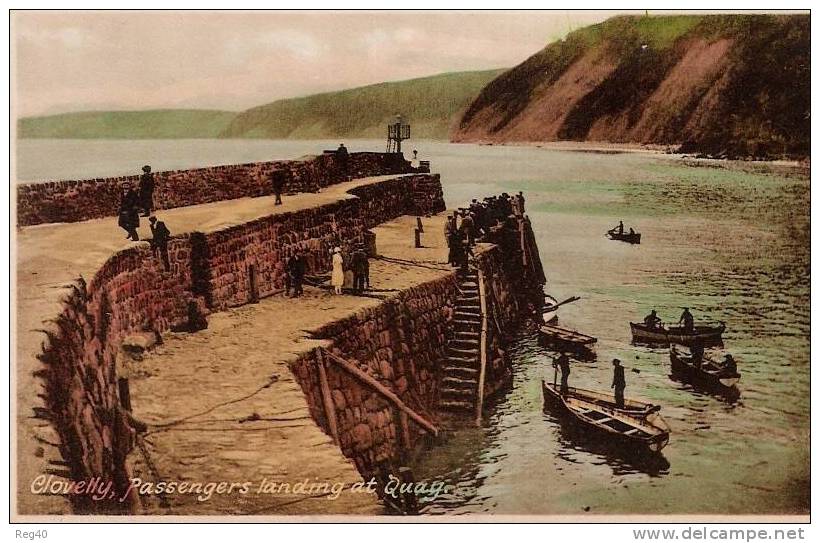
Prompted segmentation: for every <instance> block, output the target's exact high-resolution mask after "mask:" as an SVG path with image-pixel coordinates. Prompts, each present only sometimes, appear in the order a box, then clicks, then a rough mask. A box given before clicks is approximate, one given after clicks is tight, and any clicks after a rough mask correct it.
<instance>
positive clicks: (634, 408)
mask: <svg viewBox="0 0 820 543" xmlns="http://www.w3.org/2000/svg"><path fill="white" fill-rule="evenodd" d="M546 386H550V387H551V386H553V385H550V384H549V383H547V385H546ZM558 388H559V390H560V386H559V387H558ZM567 396H572V397H574V398H578V399H579V400H583V401H585V402H590V403H594V404H595V405H599V406H601V407H605V408H607V409H612V410H614V411H619V412H622V413H624V414H627V415H630V416H632V417H637V418H643V419H645V418H647V417H649V416H651V415H653V414H655V413H657V412H658V411H660V410H661V406H659V405H657V404H653V403H649V402H644V401H641V400H634V399H631V398H624V405H623V407H618V406H617V404H616V403H615V395H614V394H611V393H609V392H599V391H597V390H587V389H584V388H575V387H569V388H568V389H567Z"/></svg>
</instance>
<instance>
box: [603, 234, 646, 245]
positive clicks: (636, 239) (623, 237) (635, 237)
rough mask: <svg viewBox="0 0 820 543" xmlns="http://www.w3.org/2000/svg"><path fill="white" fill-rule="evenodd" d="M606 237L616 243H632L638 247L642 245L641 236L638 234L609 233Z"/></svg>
mask: <svg viewBox="0 0 820 543" xmlns="http://www.w3.org/2000/svg"><path fill="white" fill-rule="evenodd" d="M606 236H607V237H608V238H609V239H612V240H615V241H623V242H626V243H631V244H633V245H638V244H640V243H641V235H640V234H639V233H638V232H633V233H631V234H630V233H629V232H624V233H623V234H620V233H618V232H607V233H606Z"/></svg>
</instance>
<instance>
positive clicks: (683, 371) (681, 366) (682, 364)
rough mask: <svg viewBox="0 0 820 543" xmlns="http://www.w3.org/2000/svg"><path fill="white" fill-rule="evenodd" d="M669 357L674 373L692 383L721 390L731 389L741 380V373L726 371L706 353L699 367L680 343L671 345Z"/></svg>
mask: <svg viewBox="0 0 820 543" xmlns="http://www.w3.org/2000/svg"><path fill="white" fill-rule="evenodd" d="M669 359H670V361H671V362H672V374H673V375H675V376H677V377H680V378H681V380H682V381H684V382H687V383H689V384H692V385H696V386H701V387H707V388H711V389H715V390H720V389H730V388H732V387H734V386H735V385H736V384H737V382H738V381H740V373H738V372H737V371H735V372H728V371H726V370H725V369H724V368H723V367H721V365H720V364H719V363H717V362H715V361H714V360H712V359H710V358H709V357H707V356H706V355H704V357H703V362H702V363H701V365H700V366H699V367H698V366H697V365H695V363H694V362H693V361H692V354H691V353H685V352H683V350H682V349H681V348H680V347H679V346H678V345H672V346H670V347H669Z"/></svg>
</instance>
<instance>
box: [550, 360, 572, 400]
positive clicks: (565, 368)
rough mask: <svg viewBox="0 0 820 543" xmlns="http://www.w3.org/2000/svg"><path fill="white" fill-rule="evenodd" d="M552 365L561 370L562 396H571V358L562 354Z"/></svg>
mask: <svg viewBox="0 0 820 543" xmlns="http://www.w3.org/2000/svg"><path fill="white" fill-rule="evenodd" d="M552 365H553V366H554V367H557V368H559V369H560V370H561V396H566V395H567V394H569V356H567V353H561V356H559V357H558V360H556V361H555V362H553V363H552Z"/></svg>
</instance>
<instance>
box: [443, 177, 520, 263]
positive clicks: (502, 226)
mask: <svg viewBox="0 0 820 543" xmlns="http://www.w3.org/2000/svg"><path fill="white" fill-rule="evenodd" d="M524 203H525V201H524V194H523V193H521V192H519V193H518V194H516V195H515V196H510V195H509V194H507V193H506V192H505V193H503V194H502V195H501V196H489V197H487V198H484V200H483V201H481V202H479V201H478V200H476V199H473V200H472V201H471V202H470V205H469V206H468V207H466V208H459V209H458V210H456V211H455V212H453V214H452V215H449V216H448V217H447V222H446V224H445V226H444V235H445V237H446V239H447V248H448V257H447V263H448V264H450V265H451V266H455V267H456V268H459V270H461V271H462V272H464V271H466V270H467V265H468V262H469V260H470V258H471V257H473V256H474V255H473V249H472V248H473V247H474V246H475V244H476V241H487V242H490V243H496V244H498V245H500V246H501V247H502V249H503V250H504V252H505V254H512V253H514V252H515V251H517V250H519V243H518V238H517V236H518V218H519V217H523V215H524Z"/></svg>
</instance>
